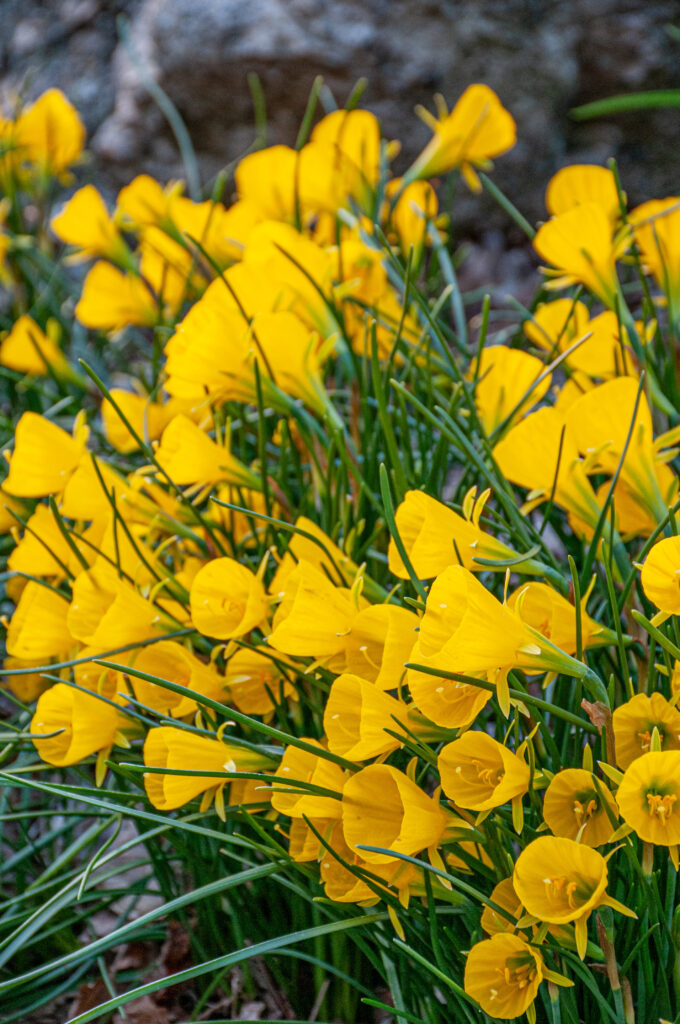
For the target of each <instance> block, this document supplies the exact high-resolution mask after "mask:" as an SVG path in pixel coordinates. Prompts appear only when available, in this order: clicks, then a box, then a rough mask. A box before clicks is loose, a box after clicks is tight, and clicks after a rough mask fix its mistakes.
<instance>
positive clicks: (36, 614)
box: [6, 580, 77, 664]
mask: <svg viewBox="0 0 680 1024" xmlns="http://www.w3.org/2000/svg"><path fill="white" fill-rule="evenodd" d="M68 610H69V604H68V600H67V599H66V598H65V597H62V596H61V595H60V594H58V593H56V591H54V590H52V589H51V588H50V587H44V586H42V585H41V584H40V583H36V582H35V580H28V582H27V583H26V586H25V587H24V590H23V593H22V595H21V598H20V599H19V603H18V605H17V607H16V609H15V611H14V614H13V615H12V618H11V619H10V623H9V626H8V628H7V641H6V646H7V653H8V654H9V655H11V656H12V657H13V658H21V659H23V660H27V661H37V660H38V659H39V658H40V659H42V662H39V664H41V663H42V664H44V662H45V661H46V660H48V659H50V658H63V657H68V655H69V653H70V652H71V651H72V650H73V648H74V647H76V646H77V643H76V641H75V639H74V637H73V634H72V633H71V631H70V629H69V627H68Z"/></svg>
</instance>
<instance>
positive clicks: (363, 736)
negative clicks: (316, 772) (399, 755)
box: [323, 673, 413, 761]
mask: <svg viewBox="0 0 680 1024" xmlns="http://www.w3.org/2000/svg"><path fill="white" fill-rule="evenodd" d="M400 723H404V724H407V725H408V728H409V729H410V730H411V731H413V730H412V723H408V708H407V707H406V705H405V704H403V703H402V702H401V701H398V700H395V699H394V697H390V696H388V694H386V693H383V692H382V691H381V690H379V689H377V688H376V686H375V685H374V684H373V683H370V682H368V681H367V680H366V679H360V678H359V676H355V675H351V674H349V673H345V674H343V675H341V676H338V678H337V679H336V680H335V681H334V682H333V685H332V686H331V690H330V693H329V695H328V701H327V702H326V708H325V710H324V716H323V725H324V733H325V734H326V738H327V740H328V749H329V750H330V751H331V752H332V753H334V754H341V755H342V756H343V757H346V758H348V759H349V760H351V761H367V760H368V759H369V758H371V757H378V756H379V755H380V754H387V753H389V752H390V751H391V750H397V749H398V748H399V747H400V746H401V741H400V740H399V739H397V738H396V737H395V736H390V735H389V733H388V732H386V730H387V729H390V730H391V731H392V732H397V733H398V732H399V731H400V728H399V726H400Z"/></svg>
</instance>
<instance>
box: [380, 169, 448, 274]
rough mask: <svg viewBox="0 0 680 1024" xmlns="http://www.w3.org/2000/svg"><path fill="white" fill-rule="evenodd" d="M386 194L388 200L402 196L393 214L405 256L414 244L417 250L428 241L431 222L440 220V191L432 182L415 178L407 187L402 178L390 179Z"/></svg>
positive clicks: (394, 226) (391, 215)
mask: <svg viewBox="0 0 680 1024" xmlns="http://www.w3.org/2000/svg"><path fill="white" fill-rule="evenodd" d="M385 194H386V196H387V198H388V199H390V198H391V197H392V196H398V199H397V201H396V203H395V204H394V208H393V209H392V211H391V213H390V222H391V225H392V227H393V229H394V231H395V232H396V235H397V238H398V239H399V245H400V246H401V251H402V254H403V255H404V256H408V252H409V249H410V248H411V247H412V246H413V248H414V249H415V250H416V256H417V253H418V251H419V250H420V249H422V247H423V246H424V245H425V244H426V243H427V228H428V222H435V223H436V224H439V223H440V218H438V217H437V213H438V211H439V203H438V200H437V193H436V192H435V190H434V189H433V188H432V186H431V185H430V183H429V182H428V181H412V182H411V184H410V185H406V187H403V182H402V179H401V178H393V179H392V180H391V181H388V182H387V186H386V188H385Z"/></svg>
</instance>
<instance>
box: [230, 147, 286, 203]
mask: <svg viewBox="0 0 680 1024" xmlns="http://www.w3.org/2000/svg"><path fill="white" fill-rule="evenodd" d="M297 161H298V156H297V153H296V152H295V150H294V149H290V148H289V147H288V146H269V147H268V148H267V149H260V150H257V151H256V152H254V153H250V154H248V156H246V157H244V158H243V160H241V161H240V163H239V165H238V167H237V168H236V171H235V172H234V181H235V183H236V191H237V192H238V194H239V196H240V197H241V199H245V200H246V201H247V202H250V203H252V204H253V205H254V206H255V207H256V208H257V209H258V210H259V211H260V213H261V214H262V216H263V217H265V218H267V219H271V220H292V219H293V218H294V216H295V172H296V168H297Z"/></svg>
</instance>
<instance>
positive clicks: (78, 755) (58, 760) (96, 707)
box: [31, 683, 129, 767]
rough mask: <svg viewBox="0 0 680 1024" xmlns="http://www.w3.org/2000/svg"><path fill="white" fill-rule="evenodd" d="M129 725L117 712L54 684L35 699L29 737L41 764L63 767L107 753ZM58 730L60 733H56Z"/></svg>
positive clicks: (66, 687) (100, 701)
mask: <svg viewBox="0 0 680 1024" xmlns="http://www.w3.org/2000/svg"><path fill="white" fill-rule="evenodd" d="M127 721H129V720H128V719H126V718H125V717H124V716H123V715H122V714H121V712H120V711H119V710H118V708H116V707H114V706H113V705H111V704H108V703H107V702H106V701H103V700H99V698H98V697H95V696H94V695H91V694H89V693H83V692H82V690H76V689H74V688H73V687H72V686H67V685H66V683H56V684H55V685H54V686H52V687H51V688H50V689H49V690H46V691H45V693H43V694H42V695H41V696H40V697H39V698H38V703H37V705H36V709H35V714H34V715H33V719H32V721H31V733H33V734H34V735H35V736H39V735H41V734H47V733H55V732H56V733H58V735H56V736H47V735H45V738H44V739H37V738H36V739H34V740H33V743H34V744H35V748H36V750H37V751H38V753H39V754H40V757H41V758H42V759H43V761H47V763H48V764H54V765H58V766H59V767H65V766H67V765H70V764H78V762H79V761H82V760H84V758H86V757H89V756H90V754H97V753H99V752H100V751H102V750H103V751H107V750H109V749H110V748H111V747H112V746H113V744H114V743H115V742H116V741H117V739H118V736H119V734H120V732H121V729H122V727H123V726H124V725H125V724H126V722H127ZM59 730H61V732H59Z"/></svg>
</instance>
